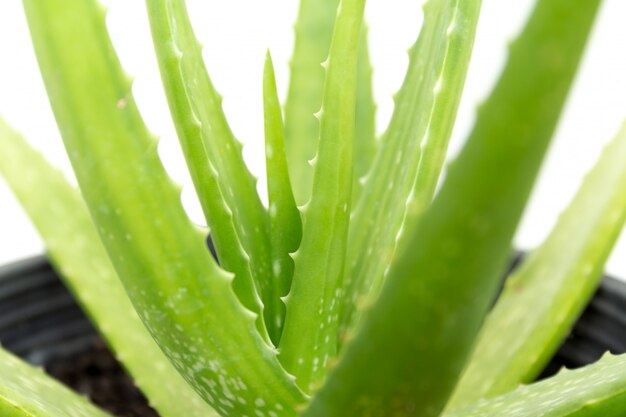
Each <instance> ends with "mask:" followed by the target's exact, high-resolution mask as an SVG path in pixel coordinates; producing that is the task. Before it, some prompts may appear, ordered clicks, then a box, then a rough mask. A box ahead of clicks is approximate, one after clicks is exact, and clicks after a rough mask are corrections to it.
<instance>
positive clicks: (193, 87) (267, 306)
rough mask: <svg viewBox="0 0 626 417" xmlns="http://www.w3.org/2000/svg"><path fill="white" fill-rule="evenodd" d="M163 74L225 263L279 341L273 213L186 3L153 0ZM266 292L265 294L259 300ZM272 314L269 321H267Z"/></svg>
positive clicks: (149, 4)
mask: <svg viewBox="0 0 626 417" xmlns="http://www.w3.org/2000/svg"><path fill="white" fill-rule="evenodd" d="M146 5H147V8H148V16H149V18H150V26H151V28H152V37H153V40H154V46H155V51H156V54H157V59H158V61H159V65H160V68H161V77H162V79H163V85H164V87H165V92H166V95H167V98H168V101H169V105H170V110H171V114H172V117H173V119H174V123H175V125H176V128H177V132H178V137H179V140H180V143H181V145H182V148H183V151H184V154H185V157H186V159H187V164H188V166H189V170H190V172H191V176H192V179H193V181H194V185H195V188H196V191H197V193H198V196H199V198H200V202H201V204H202V207H203V210H204V213H205V217H206V219H207V223H208V225H209V227H210V228H211V232H212V238H213V239H214V240H213V241H214V243H215V247H216V250H217V254H218V258H219V259H220V262H221V265H222V266H223V267H224V268H225V269H226V270H228V271H231V272H233V273H234V274H235V281H234V288H235V291H236V293H237V295H239V297H240V298H241V300H242V301H243V303H244V305H245V306H246V307H247V308H248V309H250V310H252V311H254V312H255V313H257V314H258V315H259V323H258V325H259V328H260V331H261V333H262V334H263V333H264V327H267V329H268V331H269V334H270V335H271V336H272V339H273V340H274V341H276V340H277V339H278V336H279V334H280V329H279V328H277V327H276V323H277V322H282V314H281V313H282V310H283V306H282V302H281V300H280V297H279V294H278V286H279V285H278V284H277V283H276V282H275V280H274V277H273V276H272V269H271V258H270V253H269V248H270V241H269V235H268V227H269V225H268V217H267V212H266V210H265V208H264V207H263V205H262V204H261V201H260V199H259V197H258V194H257V192H256V180H255V179H254V178H253V177H252V176H251V175H250V173H249V171H248V168H247V167H246V165H245V163H244V161H243V157H242V154H241V145H240V143H239V142H237V140H236V139H235V137H234V136H233V133H232V131H231V130H230V127H229V126H228V122H227V121H226V117H225V115H224V112H223V110H222V99H221V97H220V95H219V94H218V93H217V91H216V90H215V87H214V86H213V84H212V82H211V79H210V78H209V76H208V73H207V70H206V67H205V65H204V61H203V59H202V48H201V47H200V44H199V43H198V41H197V39H196V37H195V35H194V33H193V29H192V27H191V22H190V21H189V16H188V14H187V9H186V6H185V2H184V1H183V0H156V1H152V0H148V1H147V2H146ZM259 296H260V297H261V299H259ZM263 318H265V323H263V320H262V319H263Z"/></svg>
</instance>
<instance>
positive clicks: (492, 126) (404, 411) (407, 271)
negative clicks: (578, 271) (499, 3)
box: [304, 0, 599, 417]
mask: <svg viewBox="0 0 626 417" xmlns="http://www.w3.org/2000/svg"><path fill="white" fill-rule="evenodd" d="M598 4H599V1H598V0H585V1H581V2H579V3H578V5H577V6H578V7H576V8H572V7H571V3H570V2H569V1H568V0H542V1H540V2H539V3H538V7H537V9H536V10H535V12H534V14H533V16H532V17H531V19H530V21H529V23H528V25H527V26H526V28H525V29H524V31H523V33H522V35H521V37H520V38H519V39H518V41H517V42H516V44H515V45H514V47H513V50H512V52H511V57H510V60H509V63H508V65H507V67H506V68H505V70H504V73H503V75H502V77H501V79H500V80H499V82H498V84H497V86H496V87H495V90H494V93H493V94H492V95H491V97H490V98H489V100H488V101H487V102H486V104H485V105H484V106H483V107H482V108H481V110H480V112H479V115H478V119H477V121H476V125H475V127H474V130H473V131H472V134H471V135H470V137H469V139H468V141H467V143H466V144H465V146H464V147H463V149H462V151H461V153H460V154H459V156H458V158H457V159H456V161H455V162H454V163H453V164H452V165H451V167H450V169H449V170H448V172H447V175H446V179H445V181H444V182H443V184H442V186H441V189H440V191H439V193H438V194H437V196H436V198H435V199H434V201H433V203H432V205H431V206H430V207H429V208H428V209H427V210H426V212H425V213H424V214H423V215H422V216H421V218H420V220H419V223H418V224H417V227H415V228H412V229H407V235H406V239H407V240H406V244H405V245H406V246H405V247H404V249H403V250H402V251H401V252H400V253H399V254H398V256H397V258H396V259H394V260H393V262H392V264H391V267H390V271H389V275H388V278H387V280H386V282H385V286H384V288H383V290H382V292H381V294H380V297H379V298H378V300H377V302H376V303H375V304H374V305H373V306H372V307H371V308H370V309H369V310H368V311H367V313H366V315H365V316H364V318H363V321H362V324H361V325H360V326H358V328H357V331H356V333H355V335H354V338H353V340H352V341H351V342H349V343H348V344H347V345H346V347H345V350H344V352H343V353H342V357H341V358H340V360H339V362H338V364H337V367H336V369H335V370H334V371H333V372H332V373H331V374H330V375H329V378H328V381H327V383H326V385H325V386H324V387H323V388H322V390H321V391H320V392H319V393H318V395H317V396H316V397H315V399H314V400H313V402H312V403H311V407H310V408H309V410H308V411H306V412H305V413H304V416H306V417H322V416H323V417H335V416H337V417H339V416H344V415H368V416H371V417H386V416H390V415H403V416H420V417H428V416H437V415H439V413H441V411H442V409H443V407H444V406H445V404H446V402H447V401H448V399H449V396H450V395H451V394H452V390H453V388H454V386H455V383H456V380H457V379H458V377H459V375H460V373H461V371H462V370H463V367H464V365H465V363H466V361H467V359H468V358H469V356H470V353H471V350H472V346H473V344H474V341H475V338H476V337H477V335H478V331H479V329H480V326H481V324H482V322H483V319H484V317H485V315H486V313H487V310H488V308H489V305H490V303H491V301H492V300H493V298H494V296H495V293H496V291H497V288H498V286H499V283H500V277H501V276H502V273H503V272H504V269H505V266H506V263H507V260H508V257H509V254H510V242H511V239H512V237H513V234H514V232H515V229H516V227H517V224H518V222H519V219H520V217H521V214H522V212H523V209H524V206H525V204H526V201H527V199H528V196H529V194H530V191H531V188H532V185H533V183H534V180H535V178H536V176H537V172H538V171H539V167H540V165H541V162H542V159H543V156H544V154H545V151H546V148H547V146H548V144H549V142H550V138H551V136H552V133H553V131H554V129H555V126H556V123H557V120H558V118H559V115H560V113H561V109H562V108H563V105H564V102H565V98H566V96H567V93H568V90H569V87H570V85H571V83H572V80H573V78H574V74H575V71H576V68H577V67H578V63H579V61H580V58H581V55H582V51H583V49H584V46H585V43H586V40H587V37H588V34H589V32H590V30H591V26H592V23H593V21H594V17H595V14H596V11H597V8H598ZM479 6H480V2H479V1H476V2H470V1H461V2H459V3H457V7H460V8H461V7H462V8H463V9H464V10H465V13H462V14H460V15H459V16H458V17H459V18H461V19H463V20H465V19H468V22H475V19H476V17H477V15H478V10H479ZM469 16H473V17H474V18H473V19H472V18H469ZM455 28H456V29H457V30H464V29H465V28H466V26H465V25H459V26H456V25H454V26H452V30H450V31H448V33H454V29H455ZM548 52H549V55H547V53H548ZM546 56H548V57H550V59H545V57H546ZM529 86H532V88H529Z"/></svg>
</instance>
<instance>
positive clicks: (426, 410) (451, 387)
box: [0, 0, 626, 417]
mask: <svg viewBox="0 0 626 417" xmlns="http://www.w3.org/2000/svg"><path fill="white" fill-rule="evenodd" d="M365 3H366V2H365V0H339V1H338V0H319V1H312V0H302V2H301V9H300V13H299V15H298V22H297V24H296V33H295V37H296V41H295V52H294V59H293V61H292V66H291V70H292V77H291V82H290V88H289V92H288V95H287V97H288V99H287V101H286V104H285V109H284V117H283V109H282V108H281V103H280V100H279V94H278V89H277V85H276V79H275V73H274V68H273V63H272V60H271V56H270V53H269V52H268V53H267V58H266V61H265V65H264V76H263V104H264V121H265V130H264V132H265V150H266V155H265V156H266V161H267V181H268V201H269V204H268V206H267V207H265V206H264V205H263V204H262V199H261V198H260V196H259V195H258V194H257V190H256V179H255V178H254V177H253V176H252V174H251V173H250V172H249V170H248V168H247V167H246V165H245V163H244V160H243V157H242V146H241V144H240V143H239V142H238V140H237V139H236V138H235V136H234V134H233V132H232V131H231V129H230V127H229V125H228V121H227V119H226V116H225V113H224V111H223V110H222V107H221V100H222V99H221V96H220V94H219V93H218V89H217V87H216V86H215V85H214V83H213V82H212V80H211V78H210V75H209V74H208V72H207V70H206V67H205V64H204V61H203V58H202V48H201V46H200V44H199V42H198V41H197V40H196V37H195V35H194V31H193V28H192V25H191V22H190V19H189V15H188V11H187V8H186V5H185V1H184V0H146V10H147V13H148V16H149V20H150V27H151V33H152V39H153V43H154V50H155V54H156V57H157V61H158V64H159V69H160V72H161V78H162V81H163V88H164V91H165V93H166V96H167V100H168V104H169V108H170V113H171V116H172V121H173V123H174V125H175V127H176V131H177V134H178V138H179V141H180V145H181V148H182V150H183V153H184V156H185V159H186V162H187V165H188V167H189V171H190V174H191V178H192V180H193V184H194V187H195V190H196V193H197V196H198V198H199V200H200V203H201V206H202V209H203V212H204V215H205V218H206V222H207V225H208V227H209V230H210V234H211V238H212V240H213V242H214V244H215V248H216V252H217V258H214V257H212V256H211V254H210V253H209V251H208V249H207V247H206V243H205V241H206V237H207V233H208V231H207V230H201V229H199V228H198V227H196V226H195V225H193V224H192V223H191V222H190V221H189V219H188V217H187V214H186V213H185V211H184V210H183V208H182V206H181V202H180V187H179V186H177V185H176V184H174V183H173V182H172V181H171V180H170V178H169V177H168V176H167V174H166V172H165V170H164V168H163V166H162V164H161V161H160V159H159V157H158V154H157V151H156V149H157V143H158V141H157V139H156V138H154V137H153V135H152V134H151V133H150V132H149V131H148V129H147V127H146V126H145V124H144V122H143V120H142V118H141V116H140V114H139V111H138V108H137V106H136V104H135V102H134V100H133V96H132V91H131V90H132V88H131V86H132V81H131V79H130V77H129V76H128V75H127V74H126V73H125V72H124V70H123V69H122V67H121V65H120V62H119V60H118V58H117V56H116V54H115V50H114V48H113V46H112V44H111V41H110V39H109V36H108V34H107V30H106V25H105V16H106V11H105V10H104V9H103V7H102V6H101V5H100V3H99V2H98V0H23V4H24V10H25V13H26V17H27V20H28V24H29V27H30V31H31V37H32V41H33V45H34V49H35V52H36V55H37V59H38V62H39V67H40V70H41V74H42V76H43V79H44V83H45V85H46V88H47V91H48V96H49V99H50V104H51V106H52V109H53V111H54V114H55V117H56V120H57V123H58V126H59V129H60V131H61V134H62V137H63V141H64V144H65V147H66V150H67V153H68V155H69V157H70V160H71V162H72V166H73V169H74V172H75V174H76V177H77V179H78V184H79V187H78V189H76V188H74V187H73V186H72V185H70V184H69V183H68V182H67V180H66V179H65V178H64V177H63V176H62V174H60V173H59V172H57V171H56V170H55V169H54V168H53V167H51V166H50V165H49V164H48V163H47V162H46V161H45V159H44V158H43V157H42V156H41V155H39V154H38V153H37V152H36V151H35V150H33V149H32V148H31V147H30V146H29V145H28V143H27V142H26V141H25V140H24V139H23V138H22V137H21V136H20V134H19V133H18V132H17V131H15V130H14V129H13V128H12V127H11V126H9V124H8V123H7V122H5V121H3V120H1V119H0V173H1V174H2V177H3V178H4V179H5V180H6V182H7V183H8V184H9V186H10V187H11V188H12V189H13V190H14V192H15V195H16V196H17V198H18V200H19V201H20V202H21V203H22V205H23V206H24V208H25V210H26V211H27V213H28V214H29V216H30V217H31V218H32V221H33V223H34V224H35V226H36V227H37V229H38V230H39V232H40V233H41V235H42V237H43V239H44V241H45V242H46V244H47V246H48V253H49V256H50V257H51V259H52V260H53V262H54V264H55V266H56V267H57V268H58V270H59V272H60V273H61V275H62V277H63V279H64V280H65V282H66V284H67V285H68V286H69V287H70V288H71V290H72V291H73V293H74V294H75V295H76V298H77V299H78V301H79V302H80V303H81V305H82V306H83V308H84V309H85V311H86V312H87V314H88V315H89V316H90V318H91V319H92V320H93V321H94V322H95V324H96V326H97V327H98V329H99V331H100V332H101V334H102V335H103V337H104V338H105V339H106V340H107V342H108V343H109V346H110V347H111V349H112V350H113V351H114V352H115V353H116V354H117V356H118V358H119V360H120V361H121V362H122V364H123V365H124V366H125V367H126V369H127V371H128V372H129V374H131V376H132V377H133V378H134V379H135V381H136V383H137V385H138V387H139V388H140V389H141V390H142V391H143V392H144V394H145V395H146V396H147V397H148V398H149V400H150V403H151V405H152V406H153V407H154V408H155V409H156V410H157V411H158V412H159V414H160V415H161V416H163V417H183V416H185V417H186V416H194V417H196V416H197V417H200V416H207V417H212V416H218V415H221V416H223V417H253V416H258V417H292V416H297V415H302V416H305V417H340V416H347V417H366V416H367V417H391V416H398V417H402V416H419V417H435V416H439V415H444V416H450V417H470V416H536V415H545V416H554V417H559V416H563V417H565V416H569V417H575V416H616V417H617V416H623V415H624V414H625V413H626V395H624V393H625V392H626V356H623V357H622V356H616V357H612V356H606V357H604V358H603V359H601V360H600V361H599V362H598V363H597V364H594V365H591V366H589V367H587V368H585V369H583V370H579V371H574V372H564V373H560V374H559V375H557V376H555V377H553V378H550V379H548V380H546V381H543V382H540V383H536V384H533V383H532V382H533V380H534V379H535V378H536V377H537V375H538V373H539V372H540V371H541V370H542V368H543V367H544V366H545V364H546V363H547V362H548V360H549V359H550V357H551V355H552V354H554V352H555V351H556V349H557V347H558V346H559V344H560V342H561V341H562V340H563V339H564V338H565V337H566V335H567V332H568V329H569V328H571V326H572V325H573V323H574V321H575V320H576V318H577V317H578V315H579V314H580V312H581V311H582V309H583V307H584V306H585V304H586V302H587V301H588V299H589V298H590V297H591V295H592V294H593V291H594V289H595V288H596V287H597V285H598V282H599V279H600V277H601V276H602V270H603V265H604V263H605V261H606V259H607V257H608V256H609V254H610V252H611V249H612V247H613V245H614V243H615V241H616V240H617V237H618V235H619V233H620V231H621V229H622V227H623V225H624V222H625V221H626V165H625V164H623V161H624V160H625V159H626V125H625V126H624V127H623V128H622V129H621V130H620V131H619V132H618V133H617V135H616V137H615V139H614V140H613V141H612V142H611V143H610V145H609V146H608V147H607V149H606V150H605V152H604V153H603V155H602V156H601V158H600V160H599V161H598V162H597V165H596V166H595V168H593V170H592V171H591V172H590V173H589V175H588V177H587V179H586V180H585V182H584V183H583V185H582V186H581V188H580V190H579V192H578V194H577V195H576V197H575V198H574V199H573V200H572V202H571V204H570V206H569V207H568V208H567V210H566V211H565V212H564V214H563V215H562V217H561V219H560V220H559V222H558V223H557V225H556V227H555V228H554V230H553V231H552V232H551V234H550V235H549V236H548V238H547V239H546V240H545V242H544V243H543V244H542V245H541V246H539V247H538V248H537V249H536V250H535V251H534V252H533V253H532V254H531V255H529V256H528V258H527V260H525V261H524V262H523V264H522V265H521V267H519V269H518V270H517V271H516V272H514V274H513V276H512V277H511V278H510V279H509V280H508V282H507V284H506V286H505V289H504V291H503V293H502V294H501V295H500V297H499V298H498V299H497V301H496V303H495V306H494V307H493V308H490V306H491V305H492V302H493V300H494V298H495V297H496V293H497V291H498V288H499V286H500V281H501V277H502V275H503V273H504V270H505V269H506V264H507V261H508V259H509V256H510V254H511V240H512V237H513V234H514V232H515V229H516V227H517V224H518V222H519V219H520V217H521V215H522V213H523V211H524V207H525V205H526V202H527V199H528V196H529V194H530V192H531V190H532V186H533V184H534V182H535V178H536V176H537V172H538V171H539V168H540V165H541V162H542V160H543V157H544V155H545V152H546V149H547V147H548V145H549V143H550V139H551V137H552V135H553V133H554V130H555V127H556V125H557V122H558V120H559V116H560V114H561V112H562V109H563V106H564V104H565V101H566V99H567V94H568V91H569V90H570V87H571V84H572V82H573V79H574V76H575V74H576V70H577V68H578V65H579V62H580V60H581V56H582V54H583V52H584V49H585V45H586V42H587V39H588V37H589V33H590V31H591V29H592V27H593V22H594V20H595V16H596V14H597V10H598V8H599V6H600V0H581V1H579V2H577V3H576V5H575V7H574V6H573V5H572V3H571V2H570V1H568V0H537V3H536V6H535V9H534V11H533V13H532V14H531V16H530V18H529V20H528V22H527V24H526V26H525V28H524V29H523V30H522V32H521V34H520V35H519V37H518V38H517V39H516V40H515V41H514V42H513V43H512V44H511V47H510V51H509V56H508V61H507V64H506V65H505V68H504V71H503V73H502V75H501V77H500V79H499V81H498V83H497V84H496V86H495V88H494V90H493V92H492V94H491V95H490V96H489V98H488V99H487V100H486V101H485V103H484V104H483V105H482V106H481V107H480V108H479V109H478V117H477V120H476V123H475V127H474V129H473V131H472V132H471V134H470V136H469V138H468V140H467V142H466V144H465V145H464V148H463V149H462V151H461V152H460V154H459V155H458V157H457V158H456V159H455V160H454V161H453V162H452V163H451V165H450V166H449V168H448V170H447V171H446V175H445V178H444V179H443V180H442V181H440V180H439V178H440V176H441V174H442V171H443V163H444V159H445V154H446V150H447V145H448V141H449V139H450V135H451V132H452V128H453V126H454V121H455V118H456V113H457V109H458V106H459V102H460V98H461V95H462V91H463V87H464V84H465V77H466V74H467V70H468V67H469V62H470V58H471V51H472V47H473V43H474V37H475V33H476V28H477V24H478V20H479V15H480V8H481V1H480V0H429V1H427V2H426V3H425V6H424V23H423V26H422V29H421V32H420V34H419V37H418V39H417V40H416V42H415V44H414V46H413V47H412V48H411V49H410V50H409V58H410V60H409V66H408V69H407V73H406V78H405V80H404V83H403V84H402V87H401V88H400V91H399V92H398V93H397V95H396V98H395V109H394V112H393V115H392V117H391V122H390V124H389V126H388V127H387V129H386V130H385V131H384V134H383V135H382V137H381V138H380V139H376V137H375V133H374V130H375V129H374V117H375V114H374V113H375V105H374V102H373V98H372V85H371V83H372V77H371V71H372V69H371V64H370V62H369V55H368V50H367V48H368V46H367V27H366V25H365V23H364V21H363V20H364V18H363V16H364V10H365V8H366V4H365ZM320 63H322V65H321V66H320ZM7 65H10V64H7ZM594 139H595V138H590V140H594ZM309 159H310V160H311V161H309ZM309 162H310V164H309ZM439 182H441V184H440V188H439V190H438V191H437V192H436V190H437V185H438V184H439ZM112 300H115V303H113V302H112ZM520 384H529V385H525V386H522V387H520ZM0 413H2V415H3V416H5V415H6V416H10V417H35V416H36V417H61V416H72V417H73V416H76V417H82V416H93V417H99V416H106V415H107V414H106V413H105V412H104V411H101V410H99V409H98V408H97V407H95V406H93V405H91V404H90V403H89V402H88V401H86V400H85V399H82V398H81V397H80V396H78V395H76V394H74V393H72V392H70V391H68V390H67V389H65V388H63V387H61V386H60V385H59V384H58V383H56V382H55V381H53V380H52V379H51V378H49V377H47V376H45V375H44V374H43V373H41V372H38V371H36V370H34V369H32V368H31V367H30V366H29V365H27V364H25V363H23V362H22V361H21V360H20V359H18V358H15V357H13V356H12V355H11V354H9V353H7V352H4V351H2V350H0Z"/></svg>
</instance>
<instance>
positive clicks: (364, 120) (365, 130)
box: [352, 24, 378, 206]
mask: <svg viewBox="0 0 626 417" xmlns="http://www.w3.org/2000/svg"><path fill="white" fill-rule="evenodd" d="M367 39H368V28H367V26H366V25H365V24H364V25H363V28H362V29H361V43H360V45H359V62H358V65H357V73H356V84H357V89H356V116H355V120H356V128H355V133H354V180H353V184H352V206H354V205H356V204H355V203H356V202H357V201H358V199H359V197H360V195H361V191H362V188H363V181H362V178H364V177H365V175H366V174H367V173H368V172H369V170H370V169H371V167H372V163H373V162H374V157H375V155H376V151H377V148H378V143H377V141H376V104H375V102H374V91H373V72H374V70H373V68H372V63H371V61H370V54H369V45H368V40H367Z"/></svg>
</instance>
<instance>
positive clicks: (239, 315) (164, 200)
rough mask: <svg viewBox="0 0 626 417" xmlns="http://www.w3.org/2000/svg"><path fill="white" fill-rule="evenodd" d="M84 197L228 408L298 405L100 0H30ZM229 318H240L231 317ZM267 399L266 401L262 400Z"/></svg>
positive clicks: (156, 330) (172, 334)
mask: <svg viewBox="0 0 626 417" xmlns="http://www.w3.org/2000/svg"><path fill="white" fill-rule="evenodd" d="M24 5H25V9H26V15H27V19H28V23H29V27H30V30H31V37H32V39H33V43H34V46H35V52H36V55H37V58H38V61H39V65H40V68H41V72H42V75H43V78H44V82H45V85H46V88H47V90H48V96H49V98H50V102H51V104H52V108H53V110H54V113H55V116H56V119H57V123H58V125H59V128H60V130H61V134H62V136H63V140H64V142H65V147H66V149H67V152H68V155H69V156H70V160H71V162H72V165H73V168H74V171H75V173H76V177H77V178H78V182H79V184H80V188H81V191H82V194H83V197H84V199H85V201H86V203H87V206H88V208H89V211H90V213H91V216H92V219H93V221H94V223H95V224H96V227H97V229H98V233H99V234H100V237H101V239H102V241H103V243H104V246H105V248H106V250H107V252H108V254H109V257H110V259H111V261H112V262H113V265H114V266H115V268H116V270H117V272H118V275H119V277H120V279H121V280H122V282H123V284H124V286H125V288H126V292H127V293H128V295H129V298H130V299H131V301H132V302H133V304H134V306H135V309H136V310H137V312H138V313H139V316H140V317H141V319H142V320H143V321H144V323H145V324H146V327H147V328H148V329H149V330H150V332H151V334H152V336H153V337H154V338H155V340H156V341H157V343H158V344H159V346H160V347H161V349H162V350H163V351H164V352H165V354H166V355H167V356H168V358H169V359H170V360H171V361H172V363H173V364H174V366H175V367H176V369H177V370H178V371H179V372H180V373H181V375H182V376H183V377H184V378H185V380H187V382H189V383H190V384H191V385H192V386H193V387H194V388H195V389H196V391H197V392H198V393H199V394H200V395H201V396H202V398H204V399H205V400H206V401H207V402H208V403H209V404H211V406H212V407H213V408H215V409H216V411H218V412H220V413H222V414H229V415H233V416H243V415H246V414H247V415H253V414H254V413H255V412H256V411H258V408H259V405H256V404H261V403H262V404H265V405H266V406H267V407H269V405H270V404H271V405H276V404H278V405H277V406H279V407H282V409H283V410H284V411H283V415H285V416H290V415H294V414H295V411H294V407H295V405H296V404H298V403H301V402H303V401H304V400H305V399H304V397H303V395H302V393H301V392H300V391H299V390H298V388H297V387H296V385H295V384H294V382H293V379H292V378H291V377H290V376H289V375H288V374H286V373H285V372H284V370H283V368H282V367H281V366H280V364H279V363H278V360H277V358H276V354H275V351H274V350H273V349H272V348H271V347H270V346H268V345H267V343H266V342H265V341H264V340H263V339H262V338H261V336H260V335H259V334H258V333H257V330H256V328H255V320H254V319H255V316H254V315H253V314H252V313H250V312H249V311H248V310H246V309H245V308H244V307H243V306H242V305H241V303H240V302H239V300H238V299H237V297H236V295H235V293H234V291H233V289H232V276H231V275H230V274H228V273H226V272H224V271H223V270H221V269H220V268H219V267H218V265H217V264H216V262H215V260H214V259H213V258H212V257H211V255H210V254H209V252H208V250H207V248H206V244H205V236H204V235H203V234H201V233H200V232H198V230H197V229H196V228H195V227H194V226H193V225H192V224H191V222H190V221H189V219H188V217H187V215H186V213H185V212H184V210H183V208H182V205H181V202H180V194H179V189H178V188H177V187H176V186H174V185H173V184H172V181H171V180H170V178H169V177H167V175H166V173H165V170H164V169H163V166H162V164H161V161H160V160H159V157H158V154H157V149H156V148H157V146H156V145H157V143H156V141H155V139H154V138H152V137H151V136H150V135H149V133H148V131H147V129H146V127H145V125H144V123H143V121H142V120H141V117H140V115H139V112H138V109H137V107H136V105H135V103H134V101H133V97H132V95H131V88H130V82H129V81H128V77H127V76H126V75H125V74H124V73H123V71H122V70H121V67H120V64H119V61H118V59H117V57H116V55H115V52H114V50H113V47H112V45H111V42H110V39H109V37H108V35H107V33H106V27H105V14H104V12H103V11H102V9H101V8H100V6H99V4H98V2H97V1H95V0H92V1H85V0H69V1H68V0H24ZM225 323H227V324H228V325H225ZM255 402H256V404H255Z"/></svg>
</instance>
